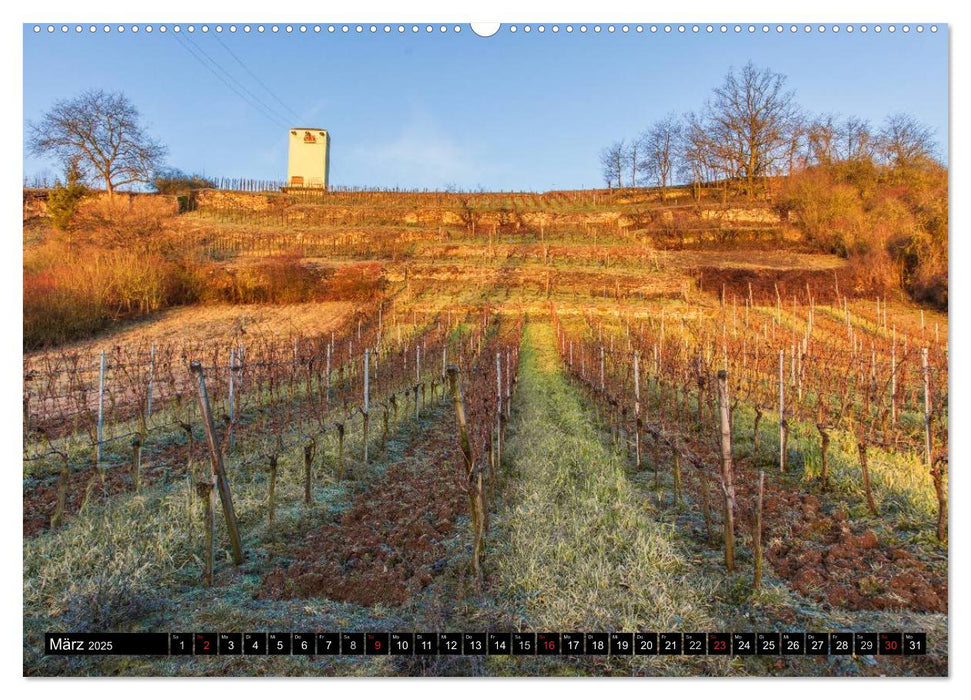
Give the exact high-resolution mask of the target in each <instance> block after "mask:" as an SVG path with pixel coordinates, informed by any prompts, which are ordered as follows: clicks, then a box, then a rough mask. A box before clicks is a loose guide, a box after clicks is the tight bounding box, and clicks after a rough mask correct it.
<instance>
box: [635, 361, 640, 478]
mask: <svg viewBox="0 0 971 700" xmlns="http://www.w3.org/2000/svg"><path fill="white" fill-rule="evenodd" d="M640 360H641V354H640V352H638V351H637V350H635V351H634V464H635V465H636V467H635V468H636V469H638V470H639V469H640V468H641V365H640Z"/></svg>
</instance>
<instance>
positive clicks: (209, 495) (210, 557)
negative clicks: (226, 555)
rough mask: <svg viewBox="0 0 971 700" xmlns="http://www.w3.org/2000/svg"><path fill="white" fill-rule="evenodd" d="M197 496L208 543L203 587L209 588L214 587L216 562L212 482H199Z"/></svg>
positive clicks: (203, 569)
mask: <svg viewBox="0 0 971 700" xmlns="http://www.w3.org/2000/svg"><path fill="white" fill-rule="evenodd" d="M210 478H211V477H210ZM196 495H197V496H198V497H199V502H200V503H201V504H202V513H203V523H204V525H203V526H204V528H205V541H206V547H205V552H204V554H205V558H204V559H203V564H202V585H203V586H205V587H206V588H209V587H210V586H212V576H213V569H214V568H215V562H216V551H215V550H216V519H215V518H214V517H213V511H214V510H215V504H214V503H213V496H214V494H213V489H212V481H211V480H209V481H197V482H196Z"/></svg>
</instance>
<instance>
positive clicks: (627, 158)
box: [624, 138, 644, 187]
mask: <svg viewBox="0 0 971 700" xmlns="http://www.w3.org/2000/svg"><path fill="white" fill-rule="evenodd" d="M643 154H644V142H643V141H642V139H640V138H635V139H633V140H631V142H630V143H629V144H628V145H627V148H625V149H624V165H625V166H626V167H627V168H628V169H629V170H630V186H631V187H637V169H638V168H639V167H640V165H641V161H642V160H643V158H644V155H643Z"/></svg>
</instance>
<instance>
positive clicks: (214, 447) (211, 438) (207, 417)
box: [189, 361, 243, 566]
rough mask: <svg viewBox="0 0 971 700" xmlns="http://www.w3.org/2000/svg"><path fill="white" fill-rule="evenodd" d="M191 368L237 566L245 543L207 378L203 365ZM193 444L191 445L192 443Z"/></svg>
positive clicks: (193, 364)
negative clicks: (240, 531)
mask: <svg viewBox="0 0 971 700" xmlns="http://www.w3.org/2000/svg"><path fill="white" fill-rule="evenodd" d="M189 368H190V369H191V370H192V372H193V373H194V374H195V375H196V385H197V388H198V391H199V411H200V413H201V415H202V427H203V428H204V429H205V431H206V440H207V441H208V443H209V457H210V459H211V461H212V473H213V478H214V480H215V482H216V488H217V489H218V490H219V500H220V501H221V502H222V506H223V516H224V517H225V519H226V530H227V532H228V533H229V543H230V546H231V547H232V551H233V561H234V562H235V563H236V565H237V566H238V565H240V564H242V563H243V543H242V541H241V539H240V536H239V524H238V523H237V521H236V511H235V510H234V509H233V495H232V493H231V492H230V489H229V480H228V479H227V478H226V471H225V469H224V468H223V457H222V451H221V450H220V448H219V442H218V441H217V440H216V426H215V424H214V423H213V420H212V412H211V411H210V410H209V395H208V393H206V378H205V375H204V374H203V371H202V365H201V364H200V363H199V362H197V361H193V362H192V363H190V365H189ZM190 444H191V443H190Z"/></svg>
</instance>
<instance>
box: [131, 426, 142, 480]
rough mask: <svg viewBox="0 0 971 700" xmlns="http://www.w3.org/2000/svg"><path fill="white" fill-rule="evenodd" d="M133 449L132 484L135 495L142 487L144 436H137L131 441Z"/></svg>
mask: <svg viewBox="0 0 971 700" xmlns="http://www.w3.org/2000/svg"><path fill="white" fill-rule="evenodd" d="M131 448H132V464H131V467H132V484H133V489H134V491H135V493H138V492H139V491H140V490H141V487H142V436H141V435H136V436H135V437H134V438H133V439H132V441H131Z"/></svg>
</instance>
